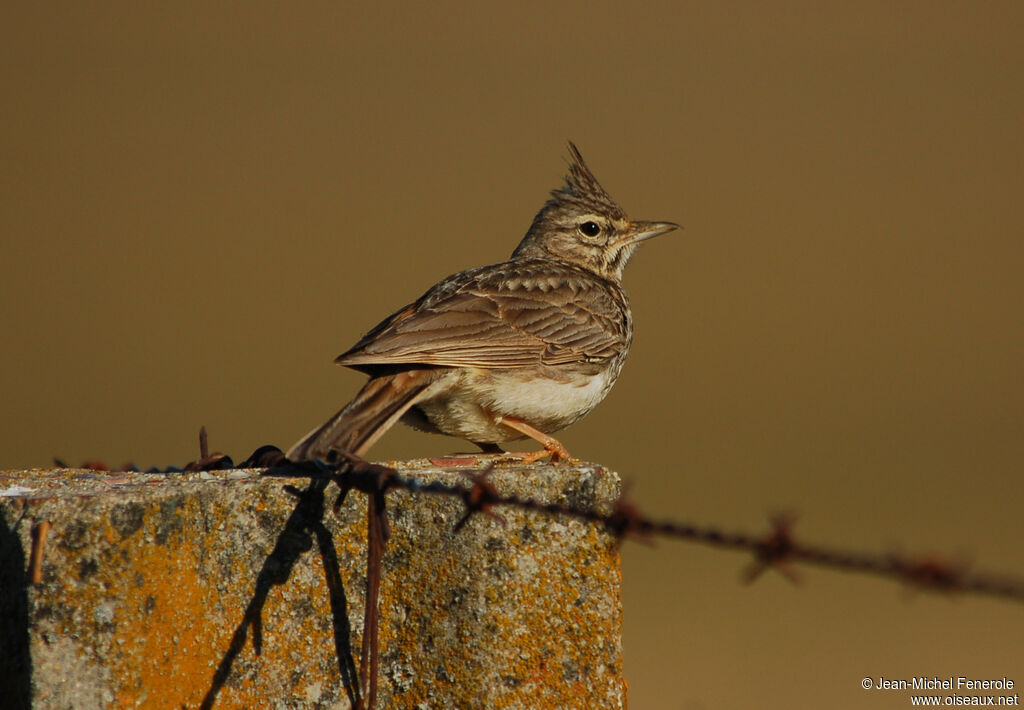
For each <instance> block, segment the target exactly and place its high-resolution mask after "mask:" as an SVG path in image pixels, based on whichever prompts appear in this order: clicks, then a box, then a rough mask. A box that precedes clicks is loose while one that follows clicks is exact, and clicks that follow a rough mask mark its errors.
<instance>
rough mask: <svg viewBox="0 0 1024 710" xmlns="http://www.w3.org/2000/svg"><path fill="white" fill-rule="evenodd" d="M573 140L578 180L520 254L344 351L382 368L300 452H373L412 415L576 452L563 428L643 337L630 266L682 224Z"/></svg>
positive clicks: (292, 455) (472, 432) (478, 435)
mask: <svg viewBox="0 0 1024 710" xmlns="http://www.w3.org/2000/svg"><path fill="white" fill-rule="evenodd" d="M569 148H570V151H571V154H572V161H571V164H570V166H569V174H568V175H567V176H566V178H565V185H563V186H562V187H561V188H559V189H557V190H555V191H553V192H552V193H551V199H550V200H548V202H547V203H546V204H545V205H544V207H542V208H541V210H540V212H538V213H537V216H536V217H534V220H533V224H531V225H530V229H529V231H527V233H526V236H525V237H524V238H523V240H522V241H521V242H520V243H519V246H518V247H516V250H515V251H514V252H513V253H512V257H511V258H510V259H509V260H508V261H503V262H501V263H499V264H492V265H490V266H481V267H478V268H475V269H467V270H466V271H461V272H459V273H457V274H454V275H453V276H449V277H448V278H446V279H444V280H443V281H441V282H440V283H438V284H437V285H435V286H434V287H433V288H431V289H430V290H429V291H427V292H426V293H425V294H423V295H422V296H420V298H419V299H418V300H416V301H415V302H414V303H411V304H409V305H408V306H406V307H404V308H402V309H401V310H399V311H397V312H396V313H394V314H393V315H391V316H390V317H389V318H387V319H386V320H384V321H383V322H381V323H380V324H379V325H377V326H376V327H375V328H374V329H373V330H371V331H370V332H369V333H367V334H366V335H364V336H363V337H362V339H361V340H359V342H357V343H356V344H355V345H354V346H352V348H351V349H350V350H348V352H346V353H344V354H343V355H341V356H340V357H338V359H337V361H336V362H338V363H339V364H341V365H346V366H348V367H351V368H354V369H356V370H360V371H362V372H365V373H366V374H368V375H369V376H370V380H369V381H368V382H367V383H366V385H365V386H364V387H363V388H362V390H360V391H359V393H358V394H357V395H356V396H355V399H353V400H352V401H351V402H349V403H348V404H347V405H345V407H344V408H343V409H342V410H341V411H340V412H338V413H337V414H335V415H334V416H333V417H331V418H330V419H329V420H327V422H325V423H324V424H323V425H322V426H320V427H318V428H316V429H314V430H313V431H312V432H310V433H309V434H307V435H306V436H305V437H303V438H302V440H300V441H299V442H298V443H297V444H295V445H294V446H293V447H292V448H291V450H290V451H289V452H288V458H289V459H291V460H292V461H302V460H309V459H314V458H320V459H325V460H331V459H333V458H335V457H337V456H338V455H339V454H343V453H349V454H354V455H356V456H362V455H363V454H364V453H365V452H366V451H367V449H369V448H370V447H371V446H372V445H373V443H374V442H376V441H377V439H378V438H380V436H381V435H382V434H384V432H386V431H387V430H388V429H389V428H390V427H391V426H392V425H393V424H394V423H395V422H396V421H399V420H401V421H403V422H405V423H406V424H409V425H411V426H413V427H415V428H417V429H422V430H424V431H430V432H440V433H444V434H450V435H452V436H457V437H461V438H463V439H467V440H469V441H471V442H473V443H474V444H476V445H478V446H480V447H481V448H482V449H483V450H484V451H487V452H500V451H501V449H500V448H499V447H498V446H497V444H499V443H501V442H506V441H512V440H516V439H524V438H527V437H529V438H531V439H534V440H536V441H538V442H539V443H540V444H541V445H543V447H544V448H543V449H541V450H540V451H536V452H531V453H528V454H514V455H515V456H519V457H521V458H525V459H527V460H531V461H532V460H537V459H540V458H544V457H545V456H550V457H551V459H552V460H555V461H557V460H559V459H565V458H568V456H569V452H568V451H566V450H565V447H564V446H562V444H561V443H559V442H558V441H557V440H556V439H554V438H553V437H552V436H551V434H552V433H553V432H556V431H559V430H560V429H563V428H565V427H567V426H569V425H570V424H572V423H573V422H576V421H578V420H579V419H581V418H582V417H583V416H585V415H586V414H587V413H588V412H590V410H591V409H593V408H594V407H595V406H596V405H597V404H598V402H600V401H601V400H602V399H604V397H605V395H607V394H608V391H609V390H610V389H611V388H612V385H613V384H615V380H616V379H617V378H618V376H619V371H620V370H621V369H622V364H623V362H624V361H625V359H626V354H627V353H628V351H629V345H630V342H631V341H632V339H633V317H632V313H631V311H630V307H629V301H628V300H627V299H626V293H625V291H623V290H622V285H621V282H622V270H623V268H624V267H625V266H626V262H627V261H628V260H629V258H630V256H632V254H633V252H634V250H635V249H636V247H637V245H638V244H639V243H640V242H642V241H644V240H645V239H649V238H650V237H654V236H657V235H659V234H664V233H665V232H669V231H671V230H673V229H677V228H678V225H676V224H674V223H672V222H639V221H633V220H631V219H630V218H629V217H627V216H626V213H625V212H624V211H623V210H622V208H620V207H619V206H618V205H617V204H616V203H615V201H614V200H612V198H611V197H610V196H609V195H608V193H607V192H605V191H604V189H603V188H602V187H601V185H599V184H598V182H597V180H596V179H595V178H594V176H593V174H592V173H591V172H590V170H589V168H587V166H586V164H585V163H584V162H583V156H581V155H580V152H579V150H577V148H576V146H575V145H573V144H572V143H570V144H569Z"/></svg>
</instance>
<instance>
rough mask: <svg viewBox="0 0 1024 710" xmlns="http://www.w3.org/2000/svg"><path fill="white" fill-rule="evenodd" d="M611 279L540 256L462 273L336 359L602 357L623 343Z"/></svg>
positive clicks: (500, 361)
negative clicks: (524, 261) (545, 260)
mask: <svg viewBox="0 0 1024 710" xmlns="http://www.w3.org/2000/svg"><path fill="white" fill-rule="evenodd" d="M628 317H629V316H628V308H626V307H625V294H623V293H622V290H621V288H619V287H618V285H617V284H612V283H609V282H606V281H603V280H599V279H597V278H595V277H593V276H591V275H589V274H586V273H585V272H576V271H574V270H567V269H566V268H565V267H558V268H552V267H551V265H550V264H548V263H546V262H543V261H541V260H536V261H529V262H526V263H520V262H518V261H517V262H511V263H510V262H506V263H505V264H498V265H494V266H488V267H481V268H479V269H472V270H469V271H465V272H462V273H460V274H458V275H456V276H454V277H452V278H450V279H446V280H445V281H442V282H441V283H440V284H438V285H437V286H435V287H434V288H432V289H431V290H430V291H428V292H427V293H426V294H424V295H423V296H422V297H421V298H420V299H419V300H418V301H416V302H415V303H413V304H410V305H409V306H406V307H405V308H403V309H401V310H399V311H398V312H396V313H394V314H393V315H392V316H391V317H389V318H388V319H386V320H384V321H383V322H382V323H380V324H379V325H378V326H377V327H375V328H374V329H373V330H371V331H370V332H369V333H367V334H366V335H365V336H363V338H362V339H361V340H360V341H359V342H358V343H356V344H355V346H353V347H352V349H350V350H349V351H348V352H346V353H345V354H343V355H341V356H340V357H339V358H338V359H337V362H338V363H339V364H342V365H347V366H350V367H355V368H357V369H363V368H367V367H370V368H372V367H373V366H381V365H402V364H423V365H436V366H442V367H483V368H506V367H526V366H530V365H537V364H546V365H563V364H569V363H583V362H601V361H604V360H607V359H610V358H613V357H615V356H616V355H617V354H618V353H620V352H621V350H622V348H623V347H624V346H627V345H628V338H629V322H628Z"/></svg>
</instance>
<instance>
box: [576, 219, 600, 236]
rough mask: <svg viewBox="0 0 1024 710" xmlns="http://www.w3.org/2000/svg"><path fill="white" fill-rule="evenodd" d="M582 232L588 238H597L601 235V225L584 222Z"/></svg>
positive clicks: (581, 227)
mask: <svg viewBox="0 0 1024 710" xmlns="http://www.w3.org/2000/svg"><path fill="white" fill-rule="evenodd" d="M580 232H581V233H582V234H583V235H584V236H587V237H596V236H597V235H598V234H600V233H601V225H599V224H598V223H597V222H584V223H583V224H581V225H580Z"/></svg>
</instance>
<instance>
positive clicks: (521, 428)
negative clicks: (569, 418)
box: [495, 417, 570, 463]
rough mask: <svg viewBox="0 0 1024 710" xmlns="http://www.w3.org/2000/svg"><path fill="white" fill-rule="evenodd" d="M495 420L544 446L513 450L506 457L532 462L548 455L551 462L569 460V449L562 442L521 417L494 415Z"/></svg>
mask: <svg viewBox="0 0 1024 710" xmlns="http://www.w3.org/2000/svg"><path fill="white" fill-rule="evenodd" d="M495 421H497V422H498V423H499V424H504V425H505V426H507V427H508V428H509V429H515V430H516V431H518V432H519V433H520V434H525V435H526V436H528V437H530V438H531V439H533V440H534V441H536V442H537V443H539V444H541V445H542V446H543V447H544V448H543V449H541V450H539V451H526V452H523V453H519V452H514V453H509V454H506V455H507V456H508V457H510V458H516V459H521V460H523V461H525V462H526V463H533V462H534V461H539V460H541V459H543V458H547V457H548V456H550V457H551V460H552V461H553V462H554V461H567V460H569V458H570V456H569V451H568V449H566V448H565V447H564V446H562V442H560V441H559V440H558V439H556V438H555V437H553V436H548V435H547V434H545V433H544V432H542V431H540V430H538V429H534V428H533V427H532V426H530V425H529V424H527V423H526V422H524V421H522V420H521V419H516V418H515V417H495Z"/></svg>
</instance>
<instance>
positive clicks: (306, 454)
mask: <svg viewBox="0 0 1024 710" xmlns="http://www.w3.org/2000/svg"><path fill="white" fill-rule="evenodd" d="M435 376H436V375H435V372H434V371H432V370H407V371H404V372H398V373H395V374H393V375H381V376H378V377H371V378H370V381H369V382H367V383H366V385H364V386H363V389H361V390H359V394H357V395H356V396H355V399H353V400H352V401H351V402H349V403H348V404H347V405H345V407H344V408H343V409H342V410H341V411H339V412H338V413H337V414H335V415H334V416H333V417H331V418H330V419H328V420H327V421H326V422H324V423H323V424H321V425H320V426H319V427H317V428H316V429H314V430H313V431H311V432H309V433H308V434H306V435H305V436H304V437H302V439H300V440H299V442H298V443H297V444H295V445H294V446H292V448H291V449H289V450H288V459H289V460H290V461H311V460H313V459H324V460H326V459H327V457H328V455H329V454H330V452H331V451H339V452H344V453H349V454H354V455H356V456H362V455H363V454H364V453H365V452H366V451H367V450H368V449H369V448H370V447H371V446H373V444H374V443H375V442H376V441H377V439H379V438H380V437H381V435H383V434H384V432H386V431H387V430H388V429H390V428H391V426H392V425H393V424H394V423H395V422H397V421H398V420H399V419H400V418H401V416H402V415H403V414H405V413H406V411H408V409H409V407H411V406H412V405H413V404H415V403H416V400H417V398H418V397H419V396H420V394H422V393H423V391H424V390H425V389H426V388H427V387H428V386H429V385H430V384H431V383H432V382H433V381H434V378H435Z"/></svg>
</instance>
